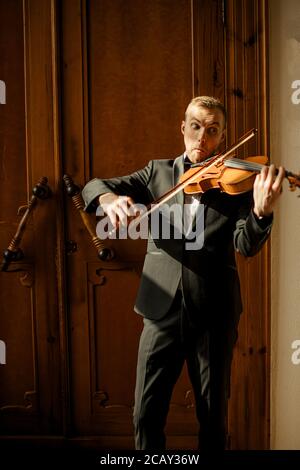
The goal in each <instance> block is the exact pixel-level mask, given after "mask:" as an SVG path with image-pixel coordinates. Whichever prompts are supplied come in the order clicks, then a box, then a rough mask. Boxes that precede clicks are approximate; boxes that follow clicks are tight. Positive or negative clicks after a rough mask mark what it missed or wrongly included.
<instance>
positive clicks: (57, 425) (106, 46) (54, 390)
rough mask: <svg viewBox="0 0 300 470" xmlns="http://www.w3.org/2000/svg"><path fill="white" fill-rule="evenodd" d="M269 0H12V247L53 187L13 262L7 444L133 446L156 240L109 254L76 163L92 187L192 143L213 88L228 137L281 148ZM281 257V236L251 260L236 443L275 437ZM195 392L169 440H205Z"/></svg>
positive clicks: (8, 214) (7, 79)
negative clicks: (272, 374) (273, 334)
mask: <svg viewBox="0 0 300 470" xmlns="http://www.w3.org/2000/svg"><path fill="white" fill-rule="evenodd" d="M265 9H266V2H265V1H262V0H255V1H253V0H242V1H239V0H227V1H222V0H201V1H200V0H191V1H188V0H151V1H146V0H127V1H125V0H90V1H88V2H87V1H85V0H63V1H62V2H56V1H55V0H24V1H21V0H20V1H19V0H15V1H14V2H6V1H5V0H0V13H1V14H0V24H1V28H0V48H1V49H0V52H1V54H0V56H1V63H0V80H2V82H1V84H2V83H3V82H4V83H5V84H6V104H2V103H0V112H1V114H0V119H1V127H0V129H1V130H0V137H1V140H0V152H1V153H0V158H1V165H0V180H1V189H2V199H1V207H0V209H1V213H0V216H1V224H0V241H1V248H2V249H4V248H5V247H7V246H8V244H9V242H10V240H11V237H12V236H13V234H14V233H15V230H16V228H17V225H18V223H19V221H20V215H19V214H18V213H17V211H18V208H19V207H20V206H22V205H25V204H27V203H28V201H29V199H30V197H31V189H32V187H33V186H34V185H35V183H36V182H37V181H38V180H39V178H40V177H41V176H46V177H48V179H49V186H50V187H51V189H52V197H51V198H50V199H48V200H45V201H42V202H41V204H38V207H37V208H36V209H35V212H34V215H33V217H32V218H31V219H30V222H29V223H28V227H27V229H26V232H25V235H24V238H23V241H22V249H23V250H24V253H25V258H24V259H23V260H21V261H20V262H18V263H15V264H13V265H12V266H11V268H14V269H18V270H19V271H14V272H13V273H5V272H1V273H0V284H1V290H0V295H1V299H0V301H1V316H0V348H1V350H0V382H1V388H0V434H1V439H0V440H2V439H3V440H4V441H5V439H7V438H8V436H14V439H17V436H19V437H20V436H21V437H22V438H23V437H26V438H27V440H28V441H36V440H39V439H41V436H44V439H43V440H44V442H47V441H49V442H56V443H57V442H58V441H59V442H61V443H63V442H65V441H66V440H68V441H70V440H71V441H72V442H74V444H75V445H87V446H91V447H93V446H95V447H96V448H97V449H99V448H101V447H102V448H106V449H107V448H131V447H133V438H132V433H133V429H132V406H133V391H134V381H135V367H136V354H137V344H138V338H139V333H140V331H141V318H140V317H139V316H137V315H136V314H135V313H134V312H133V309H132V306H133V303H134V298H135V294H136V290H137V286H138V283H139V276H140V272H141V269H142V264H143V255H144V249H145V246H144V243H143V242H139V241H128V240H124V241H118V242H114V243H113V248H114V249H115V252H116V258H115V260H113V261H110V262H105V261H100V260H99V259H98V258H97V253H96V251H95V249H94V248H93V246H92V245H91V243H90V239H89V235H88V234H87V232H86V230H85V228H84V226H83V224H82V222H81V218H80V217H79V214H78V211H76V210H75V208H74V206H73V205H72V202H71V201H70V199H69V198H68V196H67V195H66V192H65V190H64V185H63V174H64V173H66V174H69V175H70V176H71V177H72V178H73V180H74V182H75V183H77V184H79V185H82V186H83V185H84V184H85V183H86V182H87V181H88V180H89V179H91V178H93V177H96V176H99V177H110V176H115V175H118V174H120V175H121V174H127V173H129V172H131V171H134V170H135V169H137V168H141V167H143V166H144V165H145V164H146V163H147V162H148V160H150V159H152V158H164V157H165V158H169V157H170V156H174V157H175V156H177V155H179V154H180V153H181V152H182V150H183V146H182V136H181V134H180V130H179V127H180V122H181V120H182V118H183V112H184V109H185V106H186V104H187V102H188V101H189V100H190V98H191V97H192V96H193V95H199V94H206V95H215V96H217V97H219V98H221V99H222V100H224V102H225V104H226V105H227V108H228V112H229V123H230V126H229V127H228V132H227V140H228V143H231V142H232V141H233V140H235V139H236V138H237V137H238V136H240V135H241V134H242V133H243V132H245V131H246V130H247V129H248V128H250V127H259V129H260V134H259V137H258V139H257V140H256V141H255V142H253V143H251V145H250V146H248V147H246V148H245V151H248V152H249V153H252V154H259V153H265V152H267V150H268V139H267V135H268V134H267V131H268V127H267V109H268V108H267V105H268V102H267V88H268V86H267V78H266V77H267V74H266V57H267V52H266V51H267V48H266V34H267V31H266V23H267V21H266V16H267V15H266V11H265ZM0 101H1V100H0ZM94 223H96V220H95V219H94ZM268 260H269V252H268V247H267V248H265V249H264V250H263V251H262V252H261V253H260V254H259V255H258V256H256V257H255V258H254V259H251V260H246V261H245V260H242V259H240V260H239V270H240V274H241V279H242V285H243V297H244V306H245V308H244V314H243V317H242V321H241V325H240V332H239V341H238V344H237V348H236V354H235V358H234V368H233V374H232V387H231V391H232V393H231V400H230V408H229V430H230V445H231V448H233V449H247V448H250V449H254V448H267V447H268V429H269V421H268V418H269V385H268V384H269V380H268V379H269V295H268V287H269V278H268V275H269V264H268ZM253 292H254V293H255V301H253ZM3 345H4V347H5V350H6V363H5V364H4V363H3V360H2V358H3V355H1V353H2V352H3ZM1 362H2V363H1ZM193 403H194V402H193V396H192V393H191V386H190V384H189V381H188V378H187V374H186V371H185V370H184V372H183V374H182V376H181V378H180V381H179V383H178V384H177V386H176V389H175V391H174V394H173V397H172V403H171V409H170V414H169V420H168V425H167V435H168V447H170V448H171V447H176V448H195V447H196V445H197V439H196V434H197V424H196V422H195V417H194V407H193ZM49 436H51V439H48V437H49Z"/></svg>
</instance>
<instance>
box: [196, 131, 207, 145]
mask: <svg viewBox="0 0 300 470" xmlns="http://www.w3.org/2000/svg"><path fill="white" fill-rule="evenodd" d="M205 138H206V135H205V129H204V128H201V129H199V133H198V140H199V142H200V143H201V142H205Z"/></svg>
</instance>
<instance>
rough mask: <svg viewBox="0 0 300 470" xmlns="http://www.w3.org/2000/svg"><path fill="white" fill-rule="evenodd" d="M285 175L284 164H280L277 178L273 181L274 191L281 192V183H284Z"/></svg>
mask: <svg viewBox="0 0 300 470" xmlns="http://www.w3.org/2000/svg"><path fill="white" fill-rule="evenodd" d="M284 176H285V169H284V168H283V167H282V166H280V167H279V170H278V174H277V176H276V179H275V181H274V183H273V186H272V189H273V191H276V192H277V191H279V192H281V189H282V188H281V185H282V182H283V179H284Z"/></svg>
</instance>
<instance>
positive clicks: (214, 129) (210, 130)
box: [207, 127, 218, 135]
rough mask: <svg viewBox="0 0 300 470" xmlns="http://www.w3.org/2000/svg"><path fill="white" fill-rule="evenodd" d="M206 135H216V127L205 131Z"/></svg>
mask: <svg viewBox="0 0 300 470" xmlns="http://www.w3.org/2000/svg"><path fill="white" fill-rule="evenodd" d="M207 133H208V134H210V135H216V134H217V133H218V129H217V128H216V127H209V128H208V129H207Z"/></svg>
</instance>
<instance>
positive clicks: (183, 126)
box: [181, 121, 185, 135]
mask: <svg viewBox="0 0 300 470" xmlns="http://www.w3.org/2000/svg"><path fill="white" fill-rule="evenodd" d="M184 129H185V121H182V123H181V133H182V134H183V135H184Z"/></svg>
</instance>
